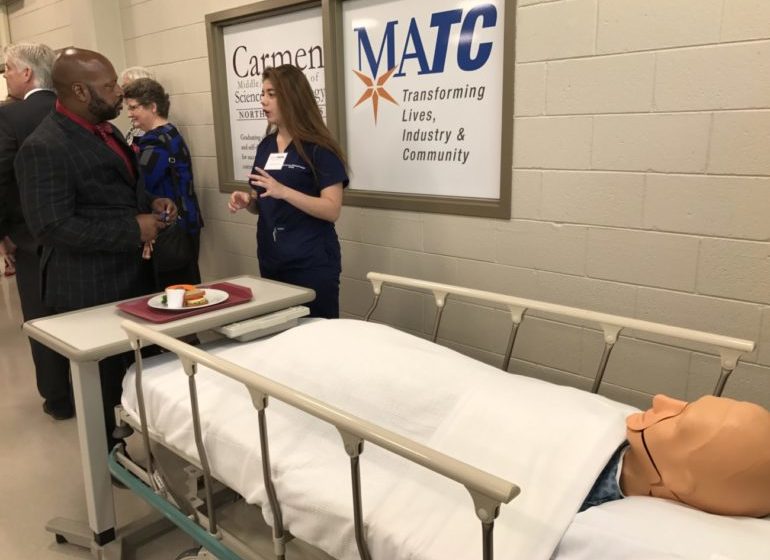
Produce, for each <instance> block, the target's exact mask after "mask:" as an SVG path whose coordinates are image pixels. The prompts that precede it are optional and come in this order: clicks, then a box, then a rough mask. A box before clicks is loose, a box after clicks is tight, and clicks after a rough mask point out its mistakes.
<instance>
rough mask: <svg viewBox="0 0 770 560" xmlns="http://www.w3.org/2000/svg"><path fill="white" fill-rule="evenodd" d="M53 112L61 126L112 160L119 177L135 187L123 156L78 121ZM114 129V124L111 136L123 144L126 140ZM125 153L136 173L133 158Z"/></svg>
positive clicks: (134, 181) (133, 178)
mask: <svg viewBox="0 0 770 560" xmlns="http://www.w3.org/2000/svg"><path fill="white" fill-rule="evenodd" d="M53 114H54V115H55V116H56V118H57V119H58V120H59V122H60V123H62V126H64V127H65V128H66V129H67V130H69V131H70V132H72V133H73V134H76V135H78V136H79V137H80V138H82V139H83V141H84V142H85V144H86V145H87V146H91V147H92V148H93V149H94V150H95V151H96V152H97V153H98V154H99V155H101V156H103V157H105V158H109V159H110V160H111V161H113V162H114V163H115V166H116V168H117V169H118V172H119V173H120V175H121V177H123V179H124V180H125V182H126V184H127V185H129V186H130V187H131V188H132V189H133V188H135V186H136V183H137V181H136V177H135V176H134V177H132V176H131V173H130V172H129V171H128V168H127V167H126V163H125V162H124V161H123V158H121V157H120V156H119V155H118V154H116V153H115V152H114V151H112V148H110V147H109V146H108V145H107V143H106V142H104V141H103V140H102V139H101V138H99V137H98V136H97V135H96V134H93V133H91V132H90V131H89V130H86V129H85V128H83V127H82V126H80V125H79V124H78V123H76V122H74V121H72V120H71V119H69V118H68V117H67V116H65V115H62V114H61V113H58V112H56V111H54V113H53ZM116 130H117V129H116V128H115V127H114V126H112V135H113V137H114V138H115V139H116V140H117V141H118V144H119V145H121V146H125V145H126V141H125V140H124V139H123V138H122V137H121V136H120V135H119V134H116V132H115V131H116ZM127 155H128V159H129V161H130V162H131V165H132V167H133V170H134V172H135V174H136V163H135V161H134V160H135V158H134V157H132V155H130V154H129V153H127Z"/></svg>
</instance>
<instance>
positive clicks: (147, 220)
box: [136, 199, 173, 241]
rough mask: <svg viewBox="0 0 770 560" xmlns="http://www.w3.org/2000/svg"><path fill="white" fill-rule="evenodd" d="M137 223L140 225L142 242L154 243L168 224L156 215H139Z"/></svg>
mask: <svg viewBox="0 0 770 560" xmlns="http://www.w3.org/2000/svg"><path fill="white" fill-rule="evenodd" d="M167 200H168V199H167ZM172 204H173V203H172ZM136 221H137V223H138V224H139V233H140V235H141V238H142V241H152V240H153V239H155V238H156V237H158V233H159V232H160V230H162V229H164V228H165V227H166V225H167V224H166V222H164V221H163V220H161V219H160V215H156V214H137V215H136Z"/></svg>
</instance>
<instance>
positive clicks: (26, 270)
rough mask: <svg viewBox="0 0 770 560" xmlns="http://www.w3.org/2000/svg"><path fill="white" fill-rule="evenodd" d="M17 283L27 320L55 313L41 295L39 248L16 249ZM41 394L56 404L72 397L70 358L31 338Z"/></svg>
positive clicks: (33, 359) (22, 309) (30, 343)
mask: <svg viewBox="0 0 770 560" xmlns="http://www.w3.org/2000/svg"><path fill="white" fill-rule="evenodd" d="M16 286H17V288H18V290H19V299H20V300H21V313H22V315H23V316H24V320H25V321H30V320H32V319H39V318H40V317H47V316H49V315H53V314H54V311H53V310H52V309H50V308H49V307H47V306H46V305H45V304H44V303H43V301H42V300H41V298H40V257H39V256H38V254H37V250H36V249H35V248H23V247H21V246H19V247H18V248H17V249H16ZM29 346H30V349H31V351H32V361H33V362H34V364H35V378H36V380H37V390H38V392H39V393H40V396H41V397H43V398H44V399H45V400H46V401H48V402H49V403H51V404H53V403H56V402H61V401H62V400H65V399H66V400H70V399H71V398H72V388H71V385H70V378H69V372H70V364H69V360H68V359H67V358H65V357H64V356H62V355H61V354H59V353H57V352H54V351H53V350H51V349H50V348H48V347H47V346H45V345H43V344H40V343H39V342H37V341H36V340H32V339H29Z"/></svg>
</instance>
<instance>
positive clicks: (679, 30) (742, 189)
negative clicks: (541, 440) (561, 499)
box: [10, 0, 770, 406]
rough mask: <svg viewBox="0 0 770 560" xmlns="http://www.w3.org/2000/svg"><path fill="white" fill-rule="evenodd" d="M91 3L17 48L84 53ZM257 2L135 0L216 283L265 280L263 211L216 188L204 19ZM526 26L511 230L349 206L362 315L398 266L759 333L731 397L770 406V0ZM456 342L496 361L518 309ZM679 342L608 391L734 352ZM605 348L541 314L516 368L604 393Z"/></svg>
mask: <svg viewBox="0 0 770 560" xmlns="http://www.w3.org/2000/svg"><path fill="white" fill-rule="evenodd" d="M75 1H76V0H59V1H51V0H25V2H24V3H23V8H17V9H15V10H14V9H11V12H10V23H11V33H12V38H13V39H14V40H19V39H21V38H25V39H37V40H46V41H49V42H50V44H51V46H54V47H56V46H63V45H64V44H68V43H72V42H75V43H77V40H73V37H72V34H71V25H67V24H68V22H71V17H72V15H71V14H72V10H71V9H69V8H68V6H69V3H70V2H75ZM78 1H82V0H78ZM247 3H249V2H244V1H214V0H197V1H196V0H120V2H119V8H120V9H119V12H120V19H121V29H122V32H123V36H124V42H125V62H126V64H127V65H135V64H139V65H145V66H150V67H152V68H153V69H154V70H155V72H156V73H157V76H158V78H159V79H160V80H161V81H162V82H163V83H164V84H165V85H166V86H167V87H168V89H169V90H170V92H171V93H172V120H173V121H174V122H176V123H177V124H178V125H180V128H181V130H182V131H183V133H184V135H185V137H186V138H187V139H188V141H189V144H190V146H191V149H192V152H193V154H194V155H195V174H196V181H197V185H198V188H199V192H200V195H201V199H202V204H203V206H204V212H205V215H206V218H207V227H206V229H205V232H204V237H203V255H202V263H203V268H204V272H205V275H206V276H207V277H208V278H214V277H219V276H225V275H229V274H233V273H239V272H256V271H257V263H256V259H255V251H256V248H255V240H254V237H255V227H254V223H253V217H252V216H249V215H245V214H244V215H236V216H230V215H229V214H228V213H227V211H226V208H225V199H226V197H225V196H224V195H222V194H220V193H219V192H218V189H217V175H216V165H215V157H216V153H215V146H214V139H213V117H212V109H211V95H210V84H209V72H208V61H207V49H206V35H205V28H204V23H203V21H204V15H205V14H206V13H208V12H210V11H218V10H222V9H226V8H228V7H233V6H237V5H242V4H247ZM68 16H69V17H70V19H68ZM517 20H518V26H517V27H518V29H517V53H516V92H515V94H516V98H515V115H516V116H515V124H514V131H515V132H514V138H515V145H514V178H513V219H512V220H510V221H498V220H486V219H468V218H460V217H452V216H443V215H430V214H420V213H409V212H391V211H383V210H370V209H361V208H354V207H345V208H344V211H343V216H342V218H341V220H340V222H339V228H338V229H339V232H340V237H341V239H342V246H343V284H342V308H343V311H344V313H345V314H346V315H348V316H360V315H361V314H362V313H363V312H364V311H365V310H366V308H367V307H368V304H369V302H370V295H369V290H368V286H367V284H366V282H365V281H364V274H365V273H366V272H367V271H368V270H380V271H384V272H390V273H395V274H402V275H408V276H417V277H420V278H426V279H431V280H437V281H443V282H449V283H457V284H463V285H467V286H471V287H475V288H481V289H488V290H495V291H501V292H505V293H511V294H516V295H522V296H527V297H535V298H540V299H544V300H548V301H553V302H557V303H564V304H569V305H575V306H581V307H588V308H591V309H596V310H600V311H606V312H611V313H619V314H624V315H631V316H634V317H639V318H643V319H648V320H653V321H664V322H669V323H672V324H676V325H681V326H685V327H692V328H697V329H705V330H712V331H715V332H719V333H723V334H728V335H733V336H738V337H746V338H750V339H753V340H758V341H759V347H758V350H757V351H755V352H754V353H753V354H752V355H750V356H748V358H747V359H746V360H745V362H744V363H743V364H742V365H740V366H739V370H738V372H737V373H736V375H735V376H734V380H733V381H732V382H731V383H730V384H729V385H728V389H727V391H726V394H727V395H735V396H739V397H741V398H747V399H752V400H756V401H758V402H761V403H763V404H765V405H766V406H770V264H769V263H770V258H769V257H770V245H768V243H767V241H768V238H769V237H770V155H769V154H770V134H769V133H768V131H770V65H768V64H767V61H768V60H770V26H768V25H767V22H768V21H770V2H768V1H767V0H656V1H655V2H650V1H649V0H547V1H543V0H520V1H519V7H518V13H517ZM353 171H354V172H355V170H353ZM388 300H389V301H390V302H391V304H392V305H390V306H389V307H388V308H387V309H382V310H381V311H379V312H378V315H377V318H378V319H380V320H384V321H387V322H389V323H392V324H395V325H398V326H400V327H402V328H406V329H409V330H411V331H414V332H419V333H427V332H429V331H430V328H431V323H432V319H433V314H432V313H433V312H432V309H431V308H430V303H429V300H428V299H427V298H426V297H424V296H420V295H416V294H412V293H408V292H403V291H393V290H391V291H389V292H386V295H385V301H386V303H387V301H388ZM441 336H442V338H443V339H444V342H445V343H447V344H450V345H452V346H454V347H457V348H460V349H462V350H463V351H465V352H467V353H469V354H471V355H474V356H477V357H479V358H481V359H483V360H486V361H488V362H490V363H495V364H497V363H500V362H501V359H502V357H501V355H502V352H503V349H504V346H505V340H506V337H507V320H506V315H505V314H504V313H503V312H501V311H499V310H497V311H494V310H488V309H484V308H481V307H478V306H473V305H468V304H462V303H456V304H454V305H453V304H452V303H451V302H450V304H449V306H448V308H447V311H446V314H445V323H444V325H443V327H442V332H441ZM460 340H462V341H463V343H462V344H461V343H459V342H458V341H460ZM666 342H667V341H661V340H653V341H645V340H640V339H637V338H623V339H621V342H620V343H619V345H618V347H617V349H616V351H615V355H614V356H613V358H612V360H611V362H610V367H609V370H608V371H609V373H608V377H607V385H606V387H605V390H604V392H605V393H606V394H610V395H612V396H615V397H618V398H623V399H626V400H628V401H630V402H633V403H636V404H640V405H644V404H646V402H647V400H648V398H649V397H648V395H649V394H650V393H652V392H655V391H665V392H668V393H669V394H672V395H674V396H680V397H690V398H692V397H696V396H698V395H700V394H702V393H703V392H706V391H708V390H709V388H710V387H711V385H712V383H713V382H714V381H715V379H716V377H717V374H718V369H719V365H718V361H717V360H716V359H715V358H714V357H713V356H711V355H709V354H705V353H702V352H699V351H688V350H679V349H674V348H671V347H670V346H669V345H668V344H667V343H666ZM601 345H602V341H601V336H600V335H599V333H598V332H597V331H596V330H593V329H590V328H586V327H585V326H584V325H581V324H565V323H562V322H558V321H554V320H552V318H543V317H540V318H538V317H531V318H529V319H527V321H525V323H524V326H523V327H522V330H521V334H520V337H519V341H518V342H517V346H516V350H515V356H516V358H517V359H516V360H515V361H514V366H513V367H514V368H515V370H516V371H519V372H522V373H526V374H530V375H536V376H539V377H544V378H546V379H551V380H556V381H559V382H564V383H569V384H573V385H578V386H586V385H587V384H588V380H587V377H586V376H587V375H590V374H591V373H592V372H593V370H594V368H595V367H596V364H597V363H598V361H599V356H600V354H601Z"/></svg>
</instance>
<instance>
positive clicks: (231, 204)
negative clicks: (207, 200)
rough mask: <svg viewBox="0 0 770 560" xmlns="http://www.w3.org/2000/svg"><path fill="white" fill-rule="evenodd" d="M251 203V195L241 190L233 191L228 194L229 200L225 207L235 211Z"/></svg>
mask: <svg viewBox="0 0 770 560" xmlns="http://www.w3.org/2000/svg"><path fill="white" fill-rule="evenodd" d="M249 204H251V195H250V194H249V193H247V192H243V191H233V193H232V194H231V195H230V200H229V201H228V202H227V208H228V209H229V210H230V212H232V213H235V212H237V211H238V210H242V209H243V208H248V207H249Z"/></svg>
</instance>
